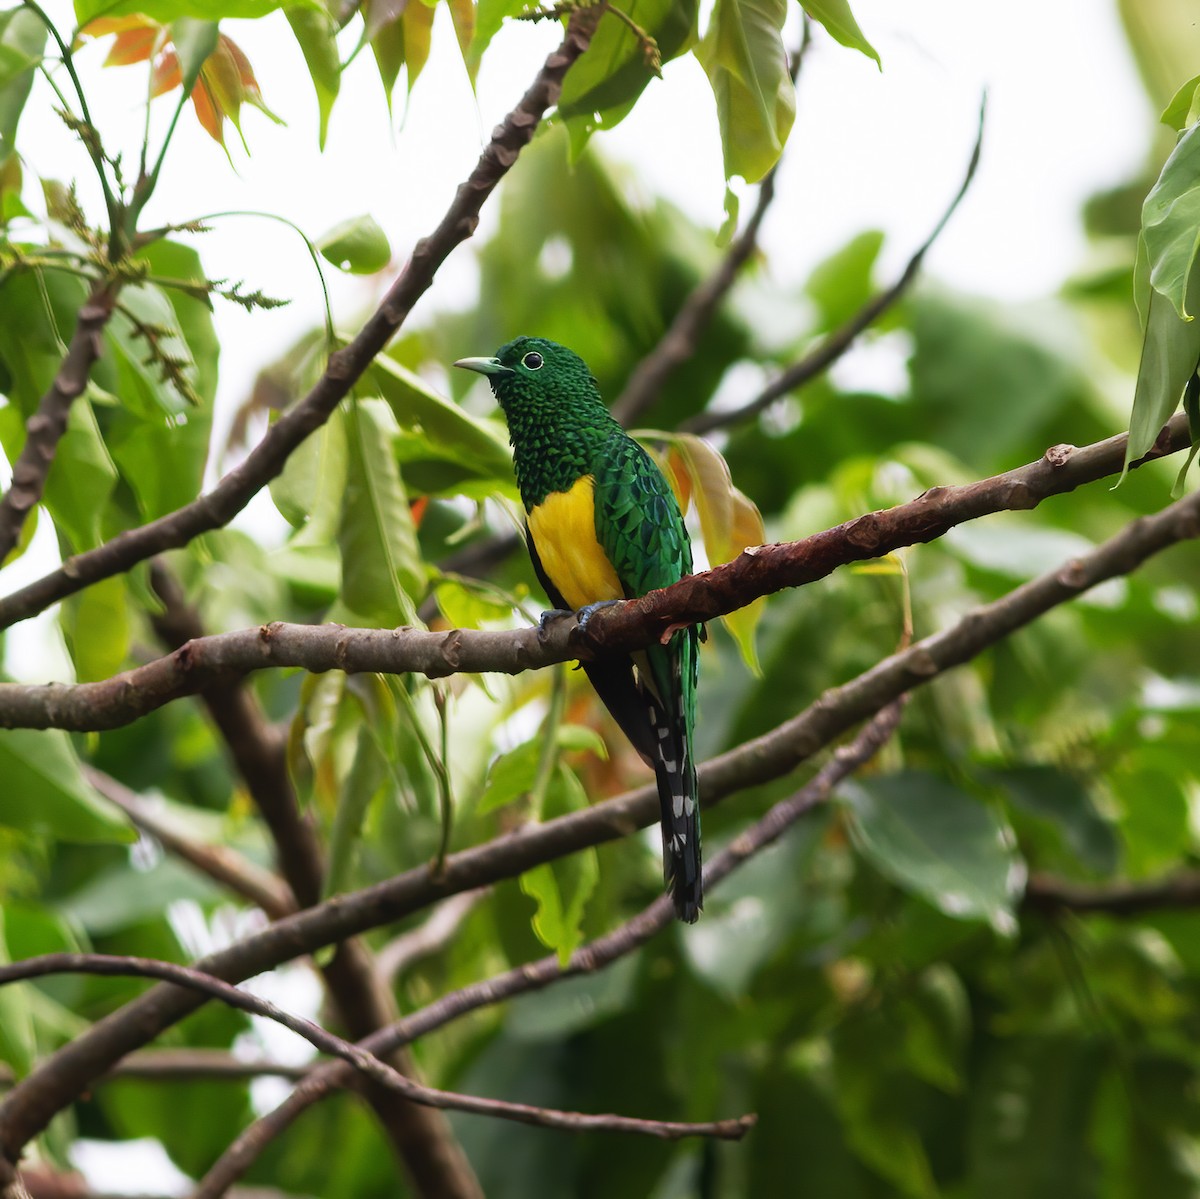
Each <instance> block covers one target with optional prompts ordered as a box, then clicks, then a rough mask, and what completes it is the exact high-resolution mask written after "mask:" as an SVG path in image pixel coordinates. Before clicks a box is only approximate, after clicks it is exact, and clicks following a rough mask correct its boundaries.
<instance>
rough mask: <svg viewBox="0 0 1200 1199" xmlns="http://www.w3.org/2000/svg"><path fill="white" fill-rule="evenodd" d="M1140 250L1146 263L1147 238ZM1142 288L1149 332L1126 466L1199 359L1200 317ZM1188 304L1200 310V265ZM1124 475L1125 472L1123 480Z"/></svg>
mask: <svg viewBox="0 0 1200 1199" xmlns="http://www.w3.org/2000/svg"><path fill="white" fill-rule="evenodd" d="M1138 251H1139V252H1138V258H1139V264H1141V263H1146V262H1147V253H1146V251H1145V240H1144V238H1143V239H1139V243H1138ZM1138 274H1139V276H1140V275H1141V274H1142V272H1141V271H1139V272H1138ZM1135 286H1136V284H1135ZM1139 291H1140V294H1141V296H1142V297H1143V299H1142V304H1141V305H1139V307H1143V306H1144V308H1143V310H1144V312H1145V332H1144V334H1143V340H1142V356H1141V361H1140V362H1139V363H1138V376H1137V383H1136V384H1135V386H1134V390H1133V410H1132V412H1131V413H1130V415H1129V441H1128V443H1127V444H1126V447H1125V468H1126V470H1128V468H1129V464H1130V463H1131V462H1136V461H1137V460H1138V459H1139V458H1141V457H1142V456H1143V455H1144V454H1146V453H1147V452H1148V451H1149V449H1150V447H1151V446H1152V445H1154V442H1155V439H1156V438H1157V437H1158V434H1159V432H1160V431H1161V430H1162V427H1163V425H1165V424H1166V423H1167V421H1168V420H1170V419H1171V415H1172V413H1174V411H1175V409H1176V408H1178V407H1179V401H1180V399H1181V398H1182V396H1183V389H1184V387H1185V386H1186V384H1187V381H1188V379H1190V378H1191V377H1192V375H1193V374H1195V373H1196V365H1197V363H1198V362H1200V321H1195V320H1188V321H1185V320H1182V319H1181V318H1180V316H1179V313H1178V312H1177V311H1176V310H1175V308H1174V307H1173V306H1172V304H1171V302H1170V301H1169V300H1168V299H1167V298H1166V297H1165V296H1164V295H1163V294H1162V292H1160V291H1159V290H1158V289H1157V288H1154V287H1150V286H1145V287H1144V288H1141V289H1139ZM1186 307H1188V308H1190V309H1193V310H1200V271H1194V272H1193V273H1192V277H1191V279H1190V280H1189V282H1188V291H1187V299H1186ZM1124 477H1125V476H1124V474H1122V476H1121V478H1122V480H1123V479H1124Z"/></svg>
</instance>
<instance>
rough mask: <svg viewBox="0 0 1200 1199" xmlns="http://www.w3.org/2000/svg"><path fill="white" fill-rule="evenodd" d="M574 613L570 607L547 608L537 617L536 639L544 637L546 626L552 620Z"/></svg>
mask: <svg viewBox="0 0 1200 1199" xmlns="http://www.w3.org/2000/svg"><path fill="white" fill-rule="evenodd" d="M574 615H575V613H574V612H572V611H571V609H570V608H548V609H547V610H546V611H545V612H543V613H542V614H541V616H539V617H538V639H539V640H544V639H545V637H546V629H547V626H548V625H550V623H551V622H552V621H555V620H560V619H562V618H563V617H567V616H574Z"/></svg>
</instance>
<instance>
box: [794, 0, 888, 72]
mask: <svg viewBox="0 0 1200 1199" xmlns="http://www.w3.org/2000/svg"><path fill="white" fill-rule="evenodd" d="M801 6H802V7H803V9H804V11H805V12H806V13H808V15H809V16H810V17H812V19H813V20H814V21H819V22H820V23H821V24H822V25H824V26H825V29H826V30H827V31H828V33H829V35H830V37H832V38H833V39H834V41H837V42H840V43H841V44H842V45H843V46H849V47H850V49H851V50H861V51H862V53H863V54H865V55H866V56H867V57H868V58H873V59H874V60H875V62H876V63H877V64H878V66H879V68H880V70H882V69H883V63H882V62H880V60H879V55H878V54H877V53H876V51H875V47H874V46H872V45H871V43H870V42H869V41H867V39H866V38H865V37H864V36H863V31H862V30H861V29H859V27H858V22H857V21H856V20H855V19H854V14H853V13H852V12H851V11H850V5H849V4H848V3H847V0H801Z"/></svg>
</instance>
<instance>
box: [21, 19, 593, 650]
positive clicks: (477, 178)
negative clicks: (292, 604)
mask: <svg viewBox="0 0 1200 1199" xmlns="http://www.w3.org/2000/svg"><path fill="white" fill-rule="evenodd" d="M603 8H604V6H603V4H595V5H591V6H581V7H580V8H578V9H577V10H576V11H575V12H574V13H573V14H572V16H571V19H570V22H569V24H568V26H567V31H566V36H565V37H564V38H563V41H562V43H561V45H560V46H559V47H558V49H557V50H555V51H554V52H553V53H552V54H550V56H549V57H548V58H547V59H546V61H545V63H544V65H543V66H542V69H541V70H540V71H539V72H538V74H537V77H536V78H535V80H534V81H533V84H532V85H531V86H530V88H529V90H528V91H527V92H526V93H525V95H524V96H523V97H522V98H521V100H520V102H519V103H518V104H517V106H516V107H515V108H514V109H513V110H512V112H510V113H509V114H508V116H506V117H505V118H504V120H503V121H502V122H501V123H500V124H499V125H498V126H497V127H496V129H495V131H494V133H493V134H492V139H491V141H490V142H489V143H488V144H487V146H485V147H484V150H483V153H482V154H481V155H480V157H479V161H478V163H477V164H476V166H475V169H474V170H473V171H472V172H471V174H470V176H469V177H468V179H467V180H466V182H465V183H463V184H462V185H461V186H460V187H459V189H458V191H457V193H456V194H455V197H454V200H453V201H452V202H451V204H450V207H449V209H448V210H447V212H446V215H445V216H444V217H443V218H442V220H441V222H440V223H439V224H438V226H437V228H436V229H435V230H434V232H433V233H432V234H430V235H429V236H428V237H426V238H422V239H421V240H420V241H419V242H417V244H416V246H415V247H414V248H413V251H412V255H411V257H410V258H409V260H408V262H407V264H406V265H405V266H404V268H403V270H401V272H400V275H399V277H398V278H397V279H396V281H395V283H393V284H392V286H391V287H390V288H389V289H388V292H387V294H386V295H385V296H384V298H383V301H382V303H381V304H380V305H379V307H378V308H377V309H376V310H375V312H374V314H373V315H372V316H371V317H370V318H369V319H368V321H367V322H366V324H365V325H364V326H363V327H362V329H361V330H360V331H359V333H358V335H357V336H356V337H355V338H354V340H353V341H351V342H350V343H349V345H347V346H346V347H345V348H344V349H341V350H338V351H337V352H336V353H335V354H332V355H330V358H329V364H328V366H327V367H326V369H325V373H324V374H323V375H322V376H321V378H320V379H319V380H317V382H316V384H315V385H314V387H313V388H312V390H311V391H310V392H309V393H308V395H307V396H305V398H304V399H303V400H301V401H300V402H299V403H298V404H296V405H295V406H294V407H293V408H290V409H289V410H288V411H287V412H285V413H284V414H283V415H282V416H281V417H280V418H279V419H278V420H277V421H276V422H275V423H274V424H273V425H272V426H271V428H270V429H269V430H268V431H267V433H266V434H265V435H264V436H263V439H262V441H260V442H259V444H258V445H257V446H255V448H254V449H253V450H251V451H250V453H249V454H248V455H247V456H246V458H245V459H244V461H242V462H241V463H240V464H239V465H238V466H237V467H235V468H234V469H233V470H231V471H230V472H229V473H228V474H227V475H225V476H224V478H222V479H221V480H220V482H219V483H217V485H216V486H215V487H214V488H213V489H212V491H210V492H208V493H207V494H206V495H202V496H200V497H199V498H198V499H196V500H193V501H192V502H191V503H189V504H185V505H184V506H183V507H182V508H178V509H176V510H175V511H174V512H170V513H168V514H167V515H166V516H163V517H160V518H159V519H158V520H154V521H151V522H150V523H149V524H145V525H142V526H140V527H139V528H136V529H130V530H128V531H126V532H124V533H121V534H118V535H117V536H116V537H114V538H113V539H112V540H111V541H107V542H105V543H104V544H103V545H101V546H99V547H97V548H96V549H94V550H89V551H87V552H85V553H82V554H76V555H75V556H74V557H71V558H68V559H67V560H66V561H65V562H64V563H63V564H62V566H61V567H60V568H59V569H58V570H55V571H52V572H51V573H50V574H47V575H45V576H43V577H42V578H41V579H38V580H37V581H36V582H33V583H31V584H29V585H28V586H26V587H22V588H21V589H20V590H19V591H15V592H13V594H11V595H9V596H6V597H4V599H3V600H0V628H7V627H9V626H10V625H12V624H14V623H16V622H17V621H18V620H24V619H26V618H27V617H30V616H33V615H35V614H36V613H38V612H41V611H43V610H44V609H45V608H47V607H49V606H50V605H51V604H52V603H54V602H55V601H56V600H60V599H63V598H65V597H66V596H68V595H74V594H75V592H77V591H81V590H82V589H83V588H84V587H87V586H88V585H89V584H91V583H96V582H99V580H101V579H106V578H111V577H112V576H113V575H118V574H122V573H124V572H125V571H127V570H129V569H130V567H132V566H135V565H136V564H137V563H139V562H144V561H146V560H147V559H148V558H152V557H154V555H155V554H159V553H162V552H163V551H164V550H168V549H176V548H178V547H180V546H183V545H187V544H188V542H190V541H192V540H193V539H194V538H196V537H198V536H199V535H200V534H201V533H206V532H209V531H210V530H212V529H219V528H222V527H223V526H224V525H226V524H228V523H229V521H230V520H232V519H233V517H234V516H236V515H237V513H239V512H240V511H241V510H242V509H243V508H244V507H245V506H246V505H247V504H248V503H249V502H250V500H251V499H253V497H254V496H255V495H257V494H258V492H259V491H261V490H262V488H263V487H265V486H266V485H267V484H268V483H269V482H270V481H271V480H272V479H273V478H275V477H276V476H277V475H278V474H279V473H280V472H281V471H282V470H283V468H284V466H285V464H286V463H287V460H288V458H289V456H290V455H291V454H292V452H293V451H294V450H295V449H296V447H297V446H298V445H300V443H301V442H303V441H304V440H305V438H307V437H308V436H309V435H310V434H311V433H313V432H314V431H315V430H316V429H318V428H320V427H321V425H323V424H324V423H325V421H327V420H328V419H329V416H330V414H331V413H332V412H333V411H334V409H335V408H336V407H337V405H338V404H339V403H340V402H341V400H342V399H343V398H344V397H345V396H346V395H347V394H349V391H350V389H351V387H352V386H353V385H354V383H355V381H356V380H357V379H358V378H359V376H360V375H361V374H362V373H363V371H364V370H366V368H367V366H368V365H369V364H370V362H371V360H372V359H373V358H374V357H375V355H376V354H378V353H379V352H380V351H381V350H382V349H383V347H384V346H385V345H387V343H388V341H390V340H391V338H392V336H393V334H395V332H396V331H397V330H398V329H399V328H400V326H401V325H402V324H403V323H404V321H405V320H406V319H407V317H408V315H409V313H410V312H411V311H412V308H413V305H414V304H416V302H417V301H418V300H419V299H420V298H421V296H422V295H424V293H425V292H426V291H427V290H428V288H429V286H430V284H431V283H432V282H433V277H434V275H435V274H436V272H437V270H438V268H439V267H440V266H441V265H442V263H443V262H445V260H446V258H447V257H449V255H450V253H451V251H452V250H454V249H455V248H456V247H457V246H458V245H460V244H461V243H462V242H464V241H465V240H466V239H467V238H468V237H470V236H471V235H472V234H473V233H474V231H475V228H476V225H477V224H478V222H479V212H480V209H481V208H482V207H483V204H484V201H485V200H487V198H488V197H489V196H490V195H491V194H492V192H493V191H494V190H495V188H496V185H497V184H498V183H499V182H500V180H501V179H502V178H503V177H504V175H505V174H506V173H507V172H508V170H509V168H510V167H511V166H512V165H513V163H514V162H516V160H517V157H518V155H519V154H520V152H521V151H522V150H523V149H524V148H525V146H526V145H527V144H528V143H529V141H530V139H531V138H532V137H533V134H534V132H535V130H536V129H537V127H538V125H539V124H540V122H541V119H542V116H543V114H544V113H545V112H546V110H547V109H548V108H550V107H551V106H552V105H553V104H555V103H556V102H557V100H558V97H559V94H560V93H561V91H562V82H563V77H564V76H565V75H566V73H567V70H568V69H569V68H570V66H571V65H572V64H573V63H574V62H575V60H576V59H578V58H579V56H580V55H581V54H582V53H583V52H584V51H585V50H586V49H587V47H588V44H589V42H590V41H591V37H592V33H593V32H594V30H595V27H596V23H597V21H598V20H599V19H600V16H601V14H602V11H603Z"/></svg>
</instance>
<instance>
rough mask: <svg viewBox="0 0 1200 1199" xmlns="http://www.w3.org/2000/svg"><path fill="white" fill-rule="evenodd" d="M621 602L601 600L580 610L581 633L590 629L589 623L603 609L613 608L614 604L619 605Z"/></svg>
mask: <svg viewBox="0 0 1200 1199" xmlns="http://www.w3.org/2000/svg"><path fill="white" fill-rule="evenodd" d="M620 602H621V601H620V600H615V599H611V600H599V601H598V602H597V603H594V604H587V605H586V606H585V607H582V608H580V609H579V611H578V613H577V614H576V615H578V617H579V629H580V632H582V631H583V630H584V629H586V628H587V627H588V622H589V621H590V620H591V619H592V617H593V616H595V615H596V613H597V612H599V611H600V609H601V608H611V607H612V606H613V604H619V603H620Z"/></svg>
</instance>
